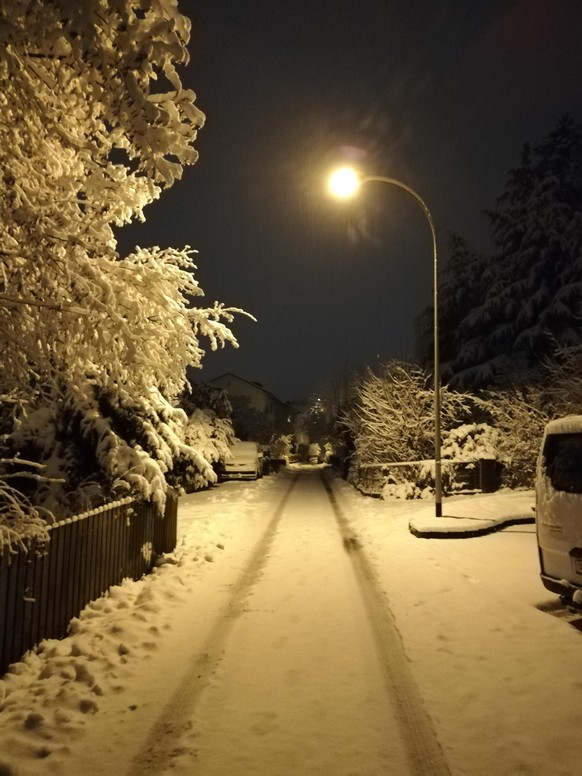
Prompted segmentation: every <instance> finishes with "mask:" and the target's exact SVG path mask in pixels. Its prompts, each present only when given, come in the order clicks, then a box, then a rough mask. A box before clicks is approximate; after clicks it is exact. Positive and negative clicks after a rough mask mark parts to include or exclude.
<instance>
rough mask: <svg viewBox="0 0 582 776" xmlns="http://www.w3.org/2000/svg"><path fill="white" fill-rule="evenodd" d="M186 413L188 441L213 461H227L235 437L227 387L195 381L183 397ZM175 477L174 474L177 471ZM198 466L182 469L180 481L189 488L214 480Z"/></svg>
mask: <svg viewBox="0 0 582 776" xmlns="http://www.w3.org/2000/svg"><path fill="white" fill-rule="evenodd" d="M180 406H181V407H182V408H183V409H184V411H185V412H186V415H187V424H186V428H185V442H186V444H187V445H189V446H190V447H192V448H194V449H195V450H198V451H199V452H200V453H201V454H202V455H203V456H204V458H205V459H206V460H207V461H210V462H211V463H212V464H219V463H224V461H226V460H227V459H228V457H229V455H230V452H229V449H230V446H231V445H232V442H233V439H234V431H233V427H232V421H231V417H230V416H231V412H232V408H231V404H230V401H229V398H228V394H227V393H226V391H224V390H221V389H220V388H214V387H213V386H210V385H204V384H203V385H193V386H192V387H191V390H190V391H189V392H187V393H185V394H184V395H183V397H182V399H181V401H180ZM174 477H175V475H174ZM214 481H215V480H214V478H212V479H208V478H207V477H206V476H205V475H203V473H202V472H200V471H199V470H198V469H197V468H196V467H191V466H190V467H187V469H186V470H185V471H183V472H180V476H179V478H178V482H179V484H180V486H181V487H184V488H185V489H186V490H188V491H191V490H197V489H198V488H203V487H206V486H207V485H209V484H210V483H211V482H214Z"/></svg>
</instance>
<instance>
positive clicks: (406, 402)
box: [342, 361, 473, 467]
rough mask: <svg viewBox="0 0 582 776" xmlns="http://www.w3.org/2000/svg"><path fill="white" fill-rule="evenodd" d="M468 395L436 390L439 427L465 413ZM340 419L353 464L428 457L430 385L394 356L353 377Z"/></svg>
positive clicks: (431, 419)
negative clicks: (393, 358)
mask: <svg viewBox="0 0 582 776" xmlns="http://www.w3.org/2000/svg"><path fill="white" fill-rule="evenodd" d="M472 402H473V399H472V397H471V396H469V395H468V394H462V393H455V392H453V391H450V390H448V389H447V387H446V386H445V387H443V388H442V389H441V422H442V426H443V429H445V430H446V429H447V428H450V427H453V426H458V425H459V421H463V420H464V419H465V418H466V417H467V416H468V415H469V413H470V409H471V406H472ZM342 424H343V426H344V428H345V429H346V430H347V432H348V433H349V434H350V436H351V439H352V441H353V445H354V453H353V455H352V463H353V465H354V466H356V467H357V466H358V465H360V464H366V463H387V462H390V461H418V460H424V459H428V458H431V457H433V458H434V389H433V386H432V382H431V378H430V376H429V375H428V374H427V372H425V371H424V370H423V369H422V368H421V367H419V366H417V365H415V364H407V363H404V362H400V361H392V362H389V363H387V364H382V365H380V366H379V368H378V370H377V372H374V371H372V370H371V369H368V370H366V372H365V373H364V374H363V375H361V376H359V377H358V378H357V379H356V382H355V385H354V386H353V389H352V397H351V399H350V400H349V402H348V404H347V406H346V409H345V410H344V412H343V415H342Z"/></svg>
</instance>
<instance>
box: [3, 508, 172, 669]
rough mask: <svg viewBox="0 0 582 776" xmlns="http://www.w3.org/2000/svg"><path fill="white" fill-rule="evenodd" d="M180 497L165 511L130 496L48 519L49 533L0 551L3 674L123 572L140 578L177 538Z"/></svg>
mask: <svg viewBox="0 0 582 776" xmlns="http://www.w3.org/2000/svg"><path fill="white" fill-rule="evenodd" d="M177 514H178V500H177V498H176V497H175V496H173V495H171V496H170V495H169V496H168V499H167V503H166V512H165V515H164V516H163V517H162V516H160V514H159V513H158V512H157V511H156V508H155V507H154V506H153V505H151V504H145V503H143V502H137V501H134V500H133V499H131V498H126V499H123V500H121V501H117V502H115V503H113V504H109V505H106V506H104V507H99V508H98V509H94V510H92V511H90V512H87V513H85V514H83V515H78V516H76V517H71V518H68V519H66V520H63V521H61V522H58V523H55V524H54V525H52V526H50V527H49V535H50V541H49V543H48V544H47V545H46V546H45V547H44V548H38V547H35V546H34V545H33V546H31V547H30V549H29V550H28V551H26V550H24V549H22V548H15V547H12V548H4V549H3V550H2V551H1V553H0V676H1V675H2V674H4V673H5V672H6V669H7V668H8V666H9V665H10V663H13V662H15V661H17V660H20V658H21V657H22V655H23V654H24V653H25V652H26V651H27V650H29V649H31V648H32V647H33V646H34V645H35V644H38V643H39V642H40V641H42V640H43V639H47V638H63V636H65V635H66V633H67V627H68V624H69V621H70V620H71V618H72V617H75V616H77V615H78V614H79V613H80V612H81V610H82V609H83V607H84V606H86V605H87V604H88V603H89V601H92V600H93V599H95V598H98V597H99V596H100V595H102V594H103V593H104V592H105V591H106V590H107V589H108V588H109V587H111V586H112V585H117V584H119V583H120V582H121V581H122V580H123V579H125V578H127V577H129V578H131V579H139V578H140V577H141V576H143V575H144V574H147V573H148V572H149V571H151V570H152V567H153V565H154V563H155V560H156V558H157V557H158V556H159V555H160V554H162V553H164V552H171V551H172V550H173V549H174V548H175V546H176V532H177Z"/></svg>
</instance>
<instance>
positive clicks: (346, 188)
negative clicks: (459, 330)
mask: <svg viewBox="0 0 582 776" xmlns="http://www.w3.org/2000/svg"><path fill="white" fill-rule="evenodd" d="M363 183H388V184H390V185H392V186H397V187H398V188H399V189H404V191H407V192H408V193H409V194H410V195H411V196H412V197H413V198H414V199H415V200H416V202H417V203H418V204H419V205H420V207H421V208H422V211H423V213H424V215H425V216H426V219H427V221H428V225H429V226H430V232H431V235H432V252H433V307H434V322H433V336H434V364H433V372H434V478H435V494H434V495H435V514H436V516H437V517H442V514H443V511H442V492H443V487H442V464H441V376H440V360H439V318H438V255H437V241H436V232H435V228H434V221H433V218H432V215H431V212H430V210H429V209H428V207H427V205H426V203H425V202H424V200H423V199H422V198H421V197H420V196H419V195H418V194H417V193H416V192H415V191H414V189H411V188H410V186H407V185H406V184H405V183H402V182H401V181H398V180H396V179H395V178H385V177H384V176H382V175H360V174H359V173H358V171H357V170H355V169H354V168H353V167H340V168H339V169H338V170H336V171H335V172H334V173H332V175H331V176H330V178H329V183H328V187H329V191H330V192H331V194H333V195H334V196H335V197H338V198H339V199H348V198H349V197H351V196H353V195H354V194H356V192H357V191H358V189H359V188H360V186H361V185H362V184H363Z"/></svg>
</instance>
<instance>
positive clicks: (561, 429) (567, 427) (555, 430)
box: [546, 415, 582, 434]
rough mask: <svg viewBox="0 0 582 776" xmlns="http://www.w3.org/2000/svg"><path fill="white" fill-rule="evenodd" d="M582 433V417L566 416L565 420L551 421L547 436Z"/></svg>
mask: <svg viewBox="0 0 582 776" xmlns="http://www.w3.org/2000/svg"><path fill="white" fill-rule="evenodd" d="M578 432H580V433H582V415H566V416H565V417H563V418H557V419H556V420H551V421H550V422H549V423H548V424H547V425H546V434H575V433H578Z"/></svg>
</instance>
